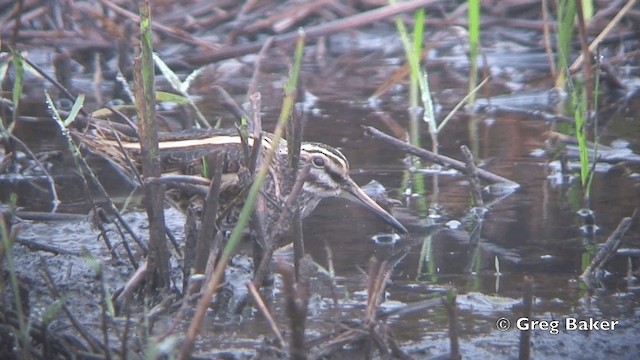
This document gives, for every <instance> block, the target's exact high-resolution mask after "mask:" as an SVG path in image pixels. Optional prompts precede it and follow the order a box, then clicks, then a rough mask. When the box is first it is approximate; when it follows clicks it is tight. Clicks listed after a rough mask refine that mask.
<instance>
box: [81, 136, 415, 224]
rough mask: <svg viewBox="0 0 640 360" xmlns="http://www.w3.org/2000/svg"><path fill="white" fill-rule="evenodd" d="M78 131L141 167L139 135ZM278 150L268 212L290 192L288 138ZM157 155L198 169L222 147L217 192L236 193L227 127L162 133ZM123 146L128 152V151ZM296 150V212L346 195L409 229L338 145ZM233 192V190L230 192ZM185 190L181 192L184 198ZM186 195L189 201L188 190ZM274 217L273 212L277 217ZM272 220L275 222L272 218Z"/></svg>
mask: <svg viewBox="0 0 640 360" xmlns="http://www.w3.org/2000/svg"><path fill="white" fill-rule="evenodd" d="M272 136H273V135H272V134H269V133H263V136H262V140H261V142H262V143H261V150H262V152H263V154H264V153H266V152H267V151H269V150H270V149H271V148H272V147H273V146H274V143H273V137H272ZM76 137H77V138H79V140H80V141H81V142H82V143H83V144H85V145H86V146H87V147H88V148H89V149H90V150H91V151H92V152H94V153H97V154H98V155H100V156H102V157H105V158H106V159H109V160H112V162H114V163H115V164H116V165H117V166H118V167H119V168H120V169H121V170H124V171H125V172H126V173H129V174H130V173H131V172H130V171H129V170H128V169H129V166H127V165H126V164H127V163H128V162H127V160H126V158H127V157H128V158H129V159H131V161H132V162H133V163H134V165H136V166H137V167H139V162H138V160H139V158H140V144H139V142H137V141H135V140H134V141H125V140H123V139H121V141H120V144H119V143H118V141H116V140H115V139H107V138H105V137H102V136H93V135H88V134H76ZM253 143H254V139H252V138H249V146H253V145H254V144H253ZM276 146H277V149H276V153H275V154H276V156H275V157H274V160H273V162H272V164H271V166H270V168H269V175H268V177H267V180H266V181H265V184H264V185H263V193H264V194H266V195H268V196H270V200H271V201H269V203H271V205H270V206H269V207H268V212H270V213H271V212H275V211H273V209H274V208H277V207H278V206H279V205H281V204H283V203H284V200H285V199H286V197H287V195H288V194H284V193H283V191H282V189H283V188H285V186H284V183H283V181H284V180H283V178H284V176H282V173H283V172H282V171H283V169H284V168H285V167H286V166H287V143H286V141H284V140H281V141H280V143H279V144H277V145H276ZM159 147H160V157H161V164H162V167H163V172H164V173H168V172H179V173H183V174H189V175H192V174H198V175H200V174H199V172H200V169H201V168H202V163H203V161H202V160H203V159H204V160H205V162H206V161H207V159H211V158H212V154H213V153H215V152H217V151H223V153H224V166H223V173H225V174H226V175H225V176H226V177H227V179H226V181H225V180H223V184H227V185H223V187H222V190H221V195H220V196H221V198H226V199H230V198H231V197H232V196H236V195H237V194H238V193H239V189H238V187H237V186H234V185H237V184H238V182H239V180H238V172H239V170H240V169H241V165H240V164H241V162H242V161H241V160H242V149H241V140H240V136H238V135H237V134H235V133H233V132H230V131H225V130H221V131H219V130H218V131H213V132H212V131H196V132H194V131H193V130H189V131H184V132H179V133H174V134H166V135H164V136H161V137H160V143H159ZM122 150H124V152H126V157H125V156H124V155H123V152H122ZM300 150H301V152H300V168H303V166H306V165H307V164H309V172H308V173H307V177H306V178H305V179H304V183H303V187H302V191H301V192H300V195H299V199H298V200H297V201H298V204H299V205H300V214H301V217H302V218H304V217H306V216H308V215H309V214H311V212H312V211H313V210H314V209H315V207H316V206H317V205H318V203H319V202H320V200H322V199H323V198H328V197H344V198H347V199H349V200H352V201H355V202H357V203H360V204H361V205H363V206H364V207H365V208H366V209H368V210H369V211H371V212H372V213H373V214H375V215H377V216H378V217H380V218H382V219H383V220H385V221H386V222H387V223H389V224H390V225H391V226H392V227H393V228H395V229H396V230H398V231H400V232H403V233H406V232H407V229H406V228H405V227H404V226H403V225H402V224H401V223H400V222H399V221H398V220H397V219H396V218H394V217H393V216H392V215H391V214H389V213H388V212H387V211H386V210H384V209H383V208H382V207H381V206H379V205H378V204H377V203H376V202H375V201H374V200H373V199H371V198H370V197H369V196H368V195H367V194H366V193H365V192H364V191H363V190H362V189H361V188H360V187H359V186H358V185H357V184H356V183H355V182H354V181H353V179H351V177H350V176H349V163H348V161H347V159H346V157H345V156H344V155H343V154H342V153H341V152H340V151H338V150H337V149H335V148H333V147H330V146H328V145H325V144H321V143H313V142H303V143H302V145H301V149H300ZM229 193H231V196H230V195H229ZM184 197H185V196H184V194H183V198H184ZM186 197H187V199H189V201H193V199H190V197H189V196H186ZM220 205H221V206H225V205H226V204H224V199H222V200H221V201H220ZM235 207H236V208H237V210H236V211H231V212H227V214H228V215H227V217H226V219H225V220H224V223H226V226H225V225H224V224H223V225H222V226H221V228H223V229H224V228H228V227H229V226H232V225H233V223H234V221H235V219H234V214H235V216H237V213H238V211H239V208H240V207H239V206H235ZM266 215H267V222H269V221H273V215H272V214H266ZM276 218H277V217H276ZM271 225H273V224H271Z"/></svg>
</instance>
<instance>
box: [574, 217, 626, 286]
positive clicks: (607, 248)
mask: <svg viewBox="0 0 640 360" xmlns="http://www.w3.org/2000/svg"><path fill="white" fill-rule="evenodd" d="M637 214H638V210H636V211H635V212H634V213H633V216H631V217H626V218H624V219H622V220H620V223H619V224H618V227H617V228H616V229H615V230H614V231H613V232H612V233H611V235H609V238H607V241H606V242H605V243H604V245H602V248H600V251H598V253H597V254H596V256H595V257H594V258H593V260H591V263H590V264H589V266H587V268H586V269H585V270H584V272H583V273H582V275H580V278H581V279H582V280H583V281H584V282H587V283H588V282H590V280H591V278H592V276H593V273H594V272H595V271H596V270H598V269H600V268H602V267H603V266H605V265H606V264H607V263H608V262H609V260H611V257H612V256H613V255H614V254H615V253H616V251H617V250H618V248H619V247H620V244H621V243H622V238H623V237H624V235H625V233H626V232H627V230H629V228H630V227H631V223H632V222H633V221H632V220H633V218H635V217H636V215H637Z"/></svg>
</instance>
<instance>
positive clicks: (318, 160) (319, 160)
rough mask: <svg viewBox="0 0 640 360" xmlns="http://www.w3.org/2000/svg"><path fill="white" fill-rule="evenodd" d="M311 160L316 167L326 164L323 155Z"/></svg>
mask: <svg viewBox="0 0 640 360" xmlns="http://www.w3.org/2000/svg"><path fill="white" fill-rule="evenodd" d="M311 162H312V163H313V165H314V166H315V167H323V166H324V159H323V158H321V157H315V158H313V160H311Z"/></svg>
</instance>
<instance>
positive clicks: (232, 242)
mask: <svg viewBox="0 0 640 360" xmlns="http://www.w3.org/2000/svg"><path fill="white" fill-rule="evenodd" d="M303 52H304V32H303V31H302V30H300V31H299V32H298V39H297V41H296V48H295V54H294V59H293V66H292V68H291V71H290V73H289V80H288V81H287V83H286V84H285V86H284V92H285V98H284V100H283V103H282V108H281V109H280V116H279V117H278V123H277V125H276V128H275V131H274V132H273V141H272V142H273V144H279V143H280V139H282V135H283V134H284V131H285V129H286V125H287V122H288V121H289V118H290V116H291V112H292V110H293V105H294V102H295V96H296V86H297V84H298V75H299V73H300V67H301V64H302V55H303ZM256 146H259V145H256ZM277 147H278V146H277V145H276V146H273V147H272V148H271V149H270V150H269V152H268V153H267V154H266V155H265V158H264V161H263V163H262V166H261V167H260V169H259V170H258V173H257V174H256V176H255V178H254V180H253V183H252V184H251V187H250V188H249V193H248V195H247V199H246V200H245V203H244V206H243V207H242V210H241V211H240V215H239V217H238V222H237V223H236V225H235V226H234V228H233V231H232V232H231V236H230V238H229V241H228V242H227V245H226V246H225V247H224V249H223V251H222V255H221V257H220V260H219V262H218V263H217V264H216V267H215V270H214V272H213V276H212V278H211V280H210V281H209V283H208V284H207V287H206V289H205V291H204V295H203V296H202V298H201V300H200V302H199V303H198V306H197V308H196V313H195V315H194V316H193V321H192V322H191V325H190V326H189V329H188V330H187V337H186V339H185V341H184V343H183V345H182V348H181V349H180V354H179V356H178V359H186V358H187V357H188V355H189V353H190V352H191V349H192V347H193V343H194V341H195V339H196V336H197V334H198V333H199V332H200V327H201V326H202V321H203V320H204V318H205V313H206V310H207V308H208V305H209V303H210V301H211V298H212V296H213V294H215V292H216V290H217V288H218V286H219V285H220V283H221V281H222V276H223V274H224V270H225V267H226V266H227V262H228V261H229V259H230V258H231V256H232V254H233V252H234V250H235V249H236V247H237V246H238V244H239V243H240V239H241V238H242V234H243V232H244V229H245V228H246V227H247V224H248V223H249V219H250V217H251V212H252V211H253V207H254V205H255V202H256V199H257V198H258V194H259V192H260V188H261V187H262V184H263V183H264V181H265V179H266V177H267V173H268V171H269V165H270V164H271V162H272V161H273V157H274V156H275V154H276V151H277Z"/></svg>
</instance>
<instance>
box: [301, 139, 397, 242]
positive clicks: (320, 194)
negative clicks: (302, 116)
mask: <svg viewBox="0 0 640 360" xmlns="http://www.w3.org/2000/svg"><path fill="white" fill-rule="evenodd" d="M300 161H301V163H302V165H303V166H304V165H306V164H309V173H308V175H307V179H305V182H304V185H303V192H305V193H307V196H309V197H315V198H317V199H318V201H319V200H320V199H322V198H327V197H344V198H346V199H349V200H351V201H354V202H356V203H359V204H361V205H363V206H364V207H365V208H366V209H368V210H369V211H371V212H373V213H374V214H375V215H377V216H379V217H380V218H382V219H383V220H385V221H386V222H387V223H389V224H390V225H391V226H393V227H394V228H395V229H396V230H398V231H401V232H403V233H406V232H407V229H406V228H405V227H404V226H403V225H402V224H401V223H400V222H399V221H398V220H397V219H396V218H394V217H393V216H392V215H391V214H389V213H388V212H387V211H386V210H385V209H383V208H382V207H380V205H378V204H377V203H376V202H375V201H374V200H373V199H371V198H370V197H369V195H367V194H366V193H365V192H364V191H363V190H362V189H361V188H360V186H358V184H356V183H355V182H354V181H353V179H351V177H350V176H349V162H348V161H347V158H346V157H345V156H344V155H343V154H342V153H341V152H340V151H338V150H337V149H335V148H332V147H330V146H328V145H325V144H321V143H312V142H303V143H302V145H301V148H300ZM316 204H317V203H316ZM314 207H315V206H314Z"/></svg>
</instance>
